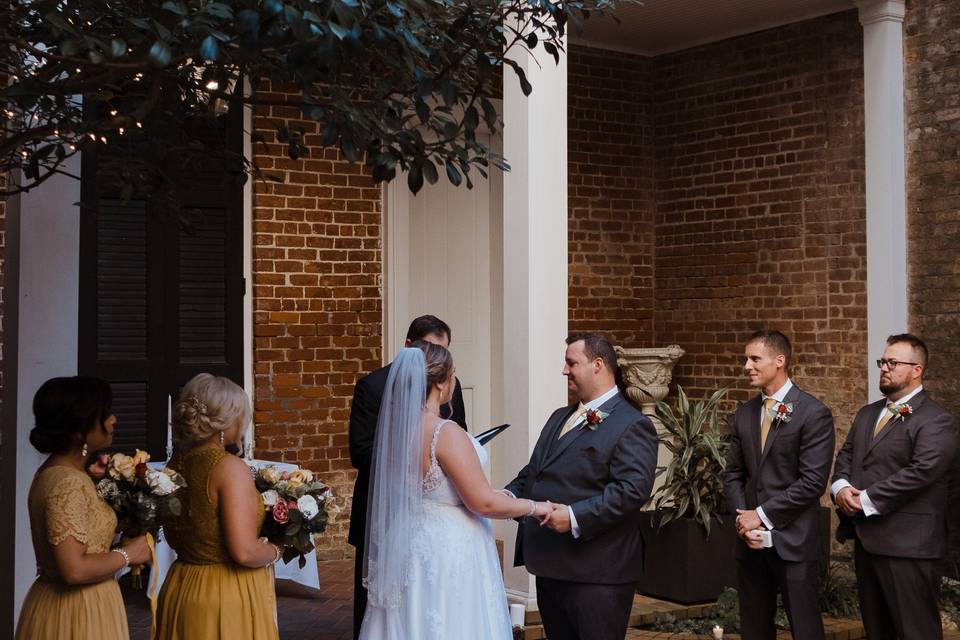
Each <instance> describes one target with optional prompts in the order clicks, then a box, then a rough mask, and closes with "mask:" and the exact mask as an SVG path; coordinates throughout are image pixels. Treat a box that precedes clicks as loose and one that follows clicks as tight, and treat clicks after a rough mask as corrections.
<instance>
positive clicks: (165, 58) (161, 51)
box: [150, 40, 171, 67]
mask: <svg viewBox="0 0 960 640" xmlns="http://www.w3.org/2000/svg"><path fill="white" fill-rule="evenodd" d="M170 56H171V54H170V47H169V46H168V45H167V43H166V42H164V41H163V40H157V41H156V42H154V43H153V46H152V47H150V61H151V62H153V64H154V65H156V66H158V67H165V66H167V65H168V64H170Z"/></svg>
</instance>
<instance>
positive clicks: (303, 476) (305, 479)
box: [289, 469, 313, 484]
mask: <svg viewBox="0 0 960 640" xmlns="http://www.w3.org/2000/svg"><path fill="white" fill-rule="evenodd" d="M289 479H290V480H291V481H294V482H299V483H300V484H309V483H311V482H313V472H312V471H310V470H309V469H297V470H296V471H293V472H292V473H291V474H290V478H289Z"/></svg>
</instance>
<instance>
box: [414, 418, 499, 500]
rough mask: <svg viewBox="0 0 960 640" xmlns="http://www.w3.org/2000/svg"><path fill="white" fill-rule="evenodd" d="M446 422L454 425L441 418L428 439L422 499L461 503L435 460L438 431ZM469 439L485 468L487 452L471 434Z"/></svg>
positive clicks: (487, 461) (487, 459)
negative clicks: (428, 453)
mask: <svg viewBox="0 0 960 640" xmlns="http://www.w3.org/2000/svg"><path fill="white" fill-rule="evenodd" d="M447 424H454V425H455V423H454V422H452V421H450V420H441V421H440V422H438V423H437V426H436V427H434V429H433V438H432V439H431V440H430V465H429V466H428V467H427V471H426V473H424V474H423V481H422V485H421V488H422V489H423V496H424V500H429V501H433V502H443V503H446V504H463V501H462V500H460V495H459V494H458V493H457V489H456V487H454V486H453V483H452V482H450V479H449V478H447V474H445V473H444V472H443V469H442V468H441V467H440V463H439V462H438V461H437V440H438V439H439V438H440V431H441V430H442V429H443V427H444V425H447ZM470 441H471V442H472V443H473V448H474V450H476V452H477V457H478V458H480V466H481V467H483V468H486V467H487V465H488V464H489V456H487V452H486V451H485V450H484V449H483V446H482V445H480V443H479V442H477V440H476V438H474V437H473V436H471V437H470Z"/></svg>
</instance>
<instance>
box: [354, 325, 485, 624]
mask: <svg viewBox="0 0 960 640" xmlns="http://www.w3.org/2000/svg"><path fill="white" fill-rule="evenodd" d="M451 335H452V334H451V332H450V327H449V325H447V323H446V322H444V321H443V320H441V319H440V318H437V317H436V316H432V315H425V316H420V317H419V318H415V319H414V320H413V322H411V323H410V328H409V329H408V330H407V337H406V341H405V343H404V346H407V347H409V346H410V345H411V344H413V343H414V342H416V341H417V340H425V341H427V342H432V343H434V344H439V345H441V346H443V347H444V348H448V347H449V346H450V339H451ZM389 373H390V365H389V364H388V365H386V366H385V367H381V368H379V369H377V370H376V371H374V372H373V373H371V374H370V375H368V376H365V377H363V378H360V379H359V380H358V381H357V385H356V387H355V388H354V391H353V403H352V404H351V406H350V463H351V464H352V465H353V466H354V468H355V469H356V470H357V480H356V483H355V484H354V486H353V501H352V503H351V507H350V533H349V536H348V538H347V541H348V542H349V543H350V544H352V545H353V547H354V548H355V549H356V556H355V560H354V572H353V637H354V640H356V639H357V638H359V637H360V624H361V623H362V622H363V614H364V611H365V610H366V608H367V590H366V589H364V587H363V556H364V548H363V547H364V538H365V535H366V525H367V493H368V491H369V487H370V462H371V457H372V455H373V442H374V436H375V435H376V430H377V417H378V416H379V415H380V402H381V400H382V399H383V391H384V387H385V386H386V383H387V376H388V375H389ZM440 417H441V418H445V419H448V420H453V421H454V422H456V423H457V424H459V425H460V426H461V427H463V429H464V430H466V428H467V417H466V410H465V409H464V405H463V391H462V390H461V389H460V381H459V380H457V381H456V386H455V388H454V391H453V398H452V399H451V400H450V402H449V403H447V404H445V405H443V406H441V407H440Z"/></svg>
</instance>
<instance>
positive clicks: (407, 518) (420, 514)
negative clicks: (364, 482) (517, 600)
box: [360, 342, 552, 640]
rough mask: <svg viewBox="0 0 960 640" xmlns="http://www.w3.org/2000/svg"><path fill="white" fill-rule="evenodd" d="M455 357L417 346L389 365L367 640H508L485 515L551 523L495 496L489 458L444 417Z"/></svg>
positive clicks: (373, 489)
mask: <svg viewBox="0 0 960 640" xmlns="http://www.w3.org/2000/svg"><path fill="white" fill-rule="evenodd" d="M454 385H455V380H454V367H453V358H452V357H451V355H450V352H449V351H447V350H446V349H445V348H443V347H442V346H440V345H435V344H432V343H429V342H415V343H414V344H413V346H412V347H409V348H405V349H402V350H401V351H400V353H399V354H398V355H397V358H396V359H395V360H394V361H393V365H392V366H391V367H390V376H389V378H388V379H387V387H386V390H385V392H384V396H383V402H382V404H381V409H380V417H379V420H378V422H377V433H376V440H375V444H374V453H373V467H372V469H373V474H372V484H371V486H370V500H369V505H368V507H367V509H368V510H367V523H368V526H367V544H366V549H367V557H366V559H365V565H364V578H363V582H364V586H366V587H367V589H368V590H369V601H368V604H367V612H366V615H365V616H364V618H363V626H362V627H361V629H360V638H361V640H409V639H411V638H417V639H418V640H420V639H423V640H434V639H436V640H446V639H447V638H457V639H458V640H460V639H464V640H470V639H476V640H510V639H511V638H512V637H513V636H512V630H511V626H510V615H509V612H508V609H507V597H506V593H505V592H504V589H503V577H502V576H501V569H500V562H499V560H498V559H497V552H496V546H495V545H494V542H493V534H492V531H491V528H490V523H489V521H488V520H487V518H516V517H523V516H534V517H537V518H541V519H542V518H544V517H546V516H547V515H548V514H549V513H550V511H552V506H551V505H550V503H546V502H539V503H538V502H533V501H531V500H525V499H521V500H518V499H516V498H512V497H510V496H507V495H505V494H504V493H500V492H498V491H494V490H493V489H492V488H491V487H490V484H489V483H488V482H487V478H486V476H485V475H484V473H483V467H484V466H485V465H486V464H487V462H488V460H487V454H486V452H485V451H484V450H483V448H482V447H481V446H480V445H479V444H478V443H477V441H476V440H474V439H473V438H472V437H471V436H469V435H468V434H467V433H465V432H464V431H463V430H462V429H460V428H459V427H457V425H456V424H454V423H453V422H451V421H449V420H442V419H440V417H439V409H440V406H441V405H443V404H444V403H446V402H448V401H449V400H450V397H451V396H452V394H453V389H454Z"/></svg>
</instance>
